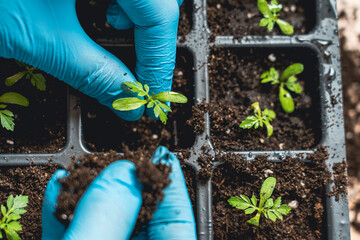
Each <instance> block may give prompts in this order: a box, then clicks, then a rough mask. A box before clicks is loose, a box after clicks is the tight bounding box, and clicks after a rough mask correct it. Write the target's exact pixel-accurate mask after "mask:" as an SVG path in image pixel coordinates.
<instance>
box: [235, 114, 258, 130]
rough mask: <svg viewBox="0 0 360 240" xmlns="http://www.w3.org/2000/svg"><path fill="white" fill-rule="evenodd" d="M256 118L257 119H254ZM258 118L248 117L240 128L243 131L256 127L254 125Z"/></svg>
mask: <svg viewBox="0 0 360 240" xmlns="http://www.w3.org/2000/svg"><path fill="white" fill-rule="evenodd" d="M254 118H255V119H254ZM256 121H257V118H256V117H255V116H249V117H247V118H246V119H245V120H244V121H242V122H241V123H240V125H239V127H241V128H243V129H249V128H252V126H254V124H255V123H256Z"/></svg>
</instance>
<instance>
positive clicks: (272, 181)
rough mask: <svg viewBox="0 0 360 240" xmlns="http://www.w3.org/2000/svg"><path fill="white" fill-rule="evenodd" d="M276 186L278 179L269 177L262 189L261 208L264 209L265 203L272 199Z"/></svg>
mask: <svg viewBox="0 0 360 240" xmlns="http://www.w3.org/2000/svg"><path fill="white" fill-rule="evenodd" d="M275 185H276V178H274V177H268V178H266V179H265V181H264V182H263V184H262V186H261V189H260V204H259V208H263V206H264V203H265V202H266V201H267V200H268V199H269V198H270V197H271V195H272V193H273V191H274V189H275Z"/></svg>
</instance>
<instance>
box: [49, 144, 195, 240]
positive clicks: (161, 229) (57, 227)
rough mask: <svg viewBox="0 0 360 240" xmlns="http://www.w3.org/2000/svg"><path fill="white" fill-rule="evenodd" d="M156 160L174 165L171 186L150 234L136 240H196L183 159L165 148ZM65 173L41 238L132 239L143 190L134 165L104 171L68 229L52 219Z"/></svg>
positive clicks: (53, 189)
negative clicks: (179, 159)
mask: <svg viewBox="0 0 360 240" xmlns="http://www.w3.org/2000/svg"><path fill="white" fill-rule="evenodd" d="M152 160H153V161H154V162H155V163H158V162H159V161H162V162H163V163H165V164H168V165H171V167H172V172H171V174H170V179H171V183H170V185H169V186H168V187H167V188H166V189H165V190H164V194H165V197H164V200H163V201H162V202H159V203H158V208H157V210H156V212H155V213H154V217H153V219H152V220H151V221H150V223H149V224H148V226H147V228H146V230H145V231H144V232H142V233H140V234H139V235H138V236H137V237H136V238H134V239H157V240H161V239H164V240H165V239H166V240H168V239H189V240H191V239H196V230H195V220H194V216H193V212H192V208H191V203H190V199H189V195H188V192H187V189H186V185H185V180H184V176H183V174H182V171H181V167H180V164H179V161H178V159H177V158H176V157H175V156H174V155H173V154H172V153H170V152H169V151H168V150H167V149H166V148H164V147H160V148H158V150H157V151H156V153H155V154H154V155H153V158H152ZM65 174H66V173H65V171H63V170H59V171H57V172H56V173H55V174H54V176H53V177H52V179H51V180H50V182H49V184H48V186H47V188H46V191H45V198H44V204H43V237H42V239H43V240H48V239H52V240H56V239H76V240H81V239H87V240H91V239H108V240H112V239H129V238H130V236H131V233H132V230H133V228H134V225H135V222H136V219H137V215H138V213H139V210H140V207H141V202H142V198H141V191H142V186H141V184H140V183H139V181H138V179H137V177H136V175H135V167H134V165H133V163H130V162H128V161H118V162H115V163H113V164H111V165H110V166H108V167H107V168H106V169H105V170H104V171H102V172H101V174H100V175H99V176H98V177H97V178H96V179H95V180H94V181H93V182H92V183H91V184H90V185H89V187H88V189H87V191H86V192H85V194H84V195H83V197H82V198H81V200H80V202H79V204H78V206H77V208H76V210H75V214H74V219H73V220H72V221H71V223H70V225H69V227H68V229H65V227H64V226H63V225H62V224H61V223H60V222H59V221H58V220H57V219H56V218H55V216H54V215H53V212H54V211H55V205H56V199H57V196H58V194H59V191H60V188H61V186H60V183H59V182H58V179H59V178H60V177H63V176H65Z"/></svg>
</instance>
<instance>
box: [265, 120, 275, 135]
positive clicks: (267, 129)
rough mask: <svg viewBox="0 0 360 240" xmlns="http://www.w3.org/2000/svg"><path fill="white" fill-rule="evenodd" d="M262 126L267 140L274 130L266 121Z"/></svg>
mask: <svg viewBox="0 0 360 240" xmlns="http://www.w3.org/2000/svg"><path fill="white" fill-rule="evenodd" d="M264 124H265V126H266V131H267V138H269V137H270V136H271V135H272V134H273V133H274V129H273V127H272V125H271V124H270V123H269V122H268V121H264Z"/></svg>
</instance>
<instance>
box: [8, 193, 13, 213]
mask: <svg viewBox="0 0 360 240" xmlns="http://www.w3.org/2000/svg"><path fill="white" fill-rule="evenodd" d="M6 205H7V208H8V209H9V210H10V209H11V208H12V207H13V206H14V196H13V195H10V196H9V197H8V199H7V201H6Z"/></svg>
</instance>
